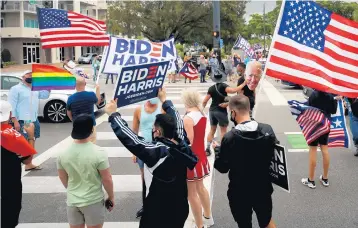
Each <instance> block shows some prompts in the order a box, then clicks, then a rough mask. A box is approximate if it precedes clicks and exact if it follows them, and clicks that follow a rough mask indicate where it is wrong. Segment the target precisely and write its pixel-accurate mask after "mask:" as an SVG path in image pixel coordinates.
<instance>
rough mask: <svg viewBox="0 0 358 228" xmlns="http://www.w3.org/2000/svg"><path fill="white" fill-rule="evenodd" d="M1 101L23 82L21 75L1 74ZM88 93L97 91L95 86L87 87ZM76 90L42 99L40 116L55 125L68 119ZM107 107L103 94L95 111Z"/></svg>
mask: <svg viewBox="0 0 358 228" xmlns="http://www.w3.org/2000/svg"><path fill="white" fill-rule="evenodd" d="M0 78H1V92H0V95H1V99H2V100H7V99H8V96H9V90H10V88H11V87H13V86H15V85H17V84H19V82H21V73H19V74H16V73H14V74H1V75H0ZM86 90H87V91H95V88H94V86H93V87H91V86H88V85H87V86H86ZM75 92H76V90H52V91H51V94H50V97H49V98H48V99H40V105H39V110H38V116H40V117H44V118H46V119H47V120H49V121H51V122H53V123H61V122H64V121H66V120H67V119H68V117H67V112H66V103H67V99H68V97H69V96H71V95H72V94H74V93H75ZM105 105H106V96H105V93H101V103H100V104H99V105H95V106H94V110H95V111H98V110H100V109H102V108H104V106H105Z"/></svg>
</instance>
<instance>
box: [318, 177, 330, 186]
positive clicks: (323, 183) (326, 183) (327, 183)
mask: <svg viewBox="0 0 358 228" xmlns="http://www.w3.org/2000/svg"><path fill="white" fill-rule="evenodd" d="M319 180H320V181H321V183H322V185H323V186H325V187H328V186H329V182H328V179H327V180H323V176H322V175H321V176H319Z"/></svg>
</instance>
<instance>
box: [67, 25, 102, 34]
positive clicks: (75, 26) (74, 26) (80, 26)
mask: <svg viewBox="0 0 358 228" xmlns="http://www.w3.org/2000/svg"><path fill="white" fill-rule="evenodd" d="M71 28H86V29H89V30H92V31H95V30H93V28H92V27H90V26H87V25H84V24H72V23H71ZM102 34H106V33H105V31H103V32H102Z"/></svg>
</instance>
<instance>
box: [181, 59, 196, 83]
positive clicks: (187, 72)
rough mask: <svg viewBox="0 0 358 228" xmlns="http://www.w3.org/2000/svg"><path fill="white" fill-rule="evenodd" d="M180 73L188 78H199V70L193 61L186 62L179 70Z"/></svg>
mask: <svg viewBox="0 0 358 228" xmlns="http://www.w3.org/2000/svg"><path fill="white" fill-rule="evenodd" d="M179 74H181V75H183V76H184V77H186V78H188V79H196V78H198V75H199V72H198V70H197V69H196V68H195V67H194V66H193V64H191V63H188V62H186V63H184V66H183V67H182V68H181V70H180V71H179Z"/></svg>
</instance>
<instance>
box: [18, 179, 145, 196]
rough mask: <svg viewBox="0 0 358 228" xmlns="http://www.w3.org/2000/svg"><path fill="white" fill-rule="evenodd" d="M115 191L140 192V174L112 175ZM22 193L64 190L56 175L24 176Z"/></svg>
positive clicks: (58, 191)
mask: <svg viewBox="0 0 358 228" xmlns="http://www.w3.org/2000/svg"><path fill="white" fill-rule="evenodd" d="M112 180H113V189H114V191H115V192H141V191H142V180H141V177H140V175H112ZM22 186H23V187H22V188H23V190H22V193H60V192H66V189H65V187H63V185H62V183H61V181H60V179H59V178H58V176H25V177H23V178H22Z"/></svg>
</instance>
